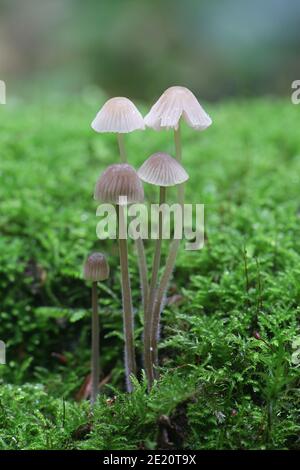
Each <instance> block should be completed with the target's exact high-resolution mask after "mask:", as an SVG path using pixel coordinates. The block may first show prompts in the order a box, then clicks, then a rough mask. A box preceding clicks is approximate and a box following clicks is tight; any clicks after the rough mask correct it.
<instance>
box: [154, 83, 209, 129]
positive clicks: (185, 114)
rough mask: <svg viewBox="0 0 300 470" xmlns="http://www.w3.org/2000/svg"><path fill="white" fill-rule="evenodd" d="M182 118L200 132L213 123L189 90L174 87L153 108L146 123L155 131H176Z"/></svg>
mask: <svg viewBox="0 0 300 470" xmlns="http://www.w3.org/2000/svg"><path fill="white" fill-rule="evenodd" d="M181 118H182V119H183V120H184V121H185V122H186V123H187V124H188V126H190V127H192V128H193V129H197V130H199V131H203V130H204V129H206V128H207V127H208V126H210V125H211V123H212V120H211V118H210V117H209V115H208V114H207V113H206V112H205V111H204V109H203V108H202V106H201V105H200V103H199V101H198V100H197V98H196V97H195V95H194V94H193V93H192V92H191V91H190V90H189V89H188V88H185V87H183V86H172V87H170V88H168V89H167V90H166V91H165V92H164V93H163V94H162V95H161V97H160V98H159V99H158V101H157V102H156V103H155V104H154V105H153V106H152V108H151V110H150V112H149V113H148V114H147V116H146V117H145V123H146V125H147V126H148V127H152V128H153V129H155V130H160V129H175V130H176V129H178V126H179V121H180V119H181Z"/></svg>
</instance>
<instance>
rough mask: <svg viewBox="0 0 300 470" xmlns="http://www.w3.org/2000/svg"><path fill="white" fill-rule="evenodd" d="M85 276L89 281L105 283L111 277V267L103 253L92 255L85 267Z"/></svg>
mask: <svg viewBox="0 0 300 470" xmlns="http://www.w3.org/2000/svg"><path fill="white" fill-rule="evenodd" d="M83 276H84V279H86V280H87V281H93V282H97V281H104V280H105V279H107V278H108V276H109V266H108V263H107V260H106V257H105V256H104V255H103V254H102V253H92V254H91V255H89V256H88V258H87V260H86V262H85V263H84V267H83Z"/></svg>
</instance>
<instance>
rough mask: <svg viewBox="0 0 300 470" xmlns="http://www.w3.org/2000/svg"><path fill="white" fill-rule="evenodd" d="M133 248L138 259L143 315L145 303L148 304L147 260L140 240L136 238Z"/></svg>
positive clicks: (145, 307)
mask: <svg viewBox="0 0 300 470" xmlns="http://www.w3.org/2000/svg"><path fill="white" fill-rule="evenodd" d="M135 246H136V251H137V257H138V265H139V273H140V283H141V289H142V301H143V309H144V315H145V312H146V309H147V302H148V290H149V289H148V288H149V286H148V269H147V260H146V254H145V249H144V243H143V240H142V238H137V240H135Z"/></svg>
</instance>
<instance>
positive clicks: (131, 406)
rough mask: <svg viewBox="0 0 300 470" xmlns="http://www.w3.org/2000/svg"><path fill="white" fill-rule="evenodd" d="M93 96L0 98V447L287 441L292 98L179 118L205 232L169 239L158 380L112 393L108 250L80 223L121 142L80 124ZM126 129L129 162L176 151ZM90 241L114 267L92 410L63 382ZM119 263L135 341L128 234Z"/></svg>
mask: <svg viewBox="0 0 300 470" xmlns="http://www.w3.org/2000/svg"><path fill="white" fill-rule="evenodd" d="M101 101H102V97H99V96H98V97H97V96H84V97H82V98H80V99H79V100H75V99H74V100H72V101H71V100H69V101H68V100H66V99H64V100H53V101H52V102H49V103H48V102H47V103H46V102H45V103H43V105H36V104H32V105H29V106H28V105H25V104H21V103H18V104H16V105H14V106H6V107H2V108H1V132H0V155H1V161H0V174H1V185H0V338H1V339H2V340H4V341H5V342H6V344H7V365H6V366H3V365H0V380H1V381H2V385H1V386H0V387H1V388H0V415H1V419H0V448H2V449H10V448H11V449H14V448H19V449H21V448H22V449H23V448H26V449H31V448H47V449H53V448H63V449H72V448H81V449H83V448H85V449H89V448H99V449H118V448H121V449H127V448H128V449H132V448H144V447H145V448H155V447H164V446H168V445H171V444H170V442H173V444H174V446H175V447H183V448H205V449H215V448H217V449H228V448H230V449H237V448H245V449H265V448H274V449H279V448H297V447H299V439H298V436H299V431H300V423H299V411H300V410H299V408H300V401H299V394H298V393H297V388H298V389H299V365H298V366H297V360H296V359H297V358H296V359H295V357H296V356H295V353H294V349H293V346H292V345H293V342H294V341H295V339H296V338H297V337H299V324H298V319H299V308H298V304H299V300H300V287H299V286H300V282H299V281H300V237H299V235H300V230H299V208H300V199H299V187H300V138H299V129H298V127H299V126H298V122H299V116H298V114H299V110H298V108H297V107H296V106H292V105H291V104H290V103H289V101H288V100H285V101H283V100H277V101H275V100H267V99H265V100H263V99H261V100H252V101H240V102H228V103H221V104H219V105H214V106H207V108H208V111H209V112H210V114H211V115H212V117H213V119H214V125H213V126H212V127H211V128H210V129H209V130H207V131H206V132H203V133H197V132H193V131H192V130H190V129H187V128H184V129H183V139H184V147H183V149H184V155H183V162H184V165H185V167H186V169H187V171H188V172H190V175H191V178H190V181H189V183H188V185H187V201H188V202H198V203H204V204H205V215H206V232H207V243H206V245H205V247H204V249H203V250H200V251H194V252H186V251H184V249H183V248H182V250H181V252H180V255H179V258H178V262H177V267H176V270H175V272H174V277H173V280H172V284H171V286H170V291H171V292H172V293H175V294H179V295H181V296H182V303H181V305H180V307H179V306H176V305H170V306H168V307H167V308H166V310H165V312H164V314H163V328H162V341H161V346H160V354H161V359H162V364H163V367H162V375H161V381H160V382H159V384H158V385H157V386H156V387H155V388H154V390H153V391H152V393H151V394H150V395H147V394H146V387H145V384H144V382H143V380H141V384H140V385H137V389H136V391H135V393H134V394H133V395H132V396H127V395H126V394H125V393H124V392H123V391H122V390H123V370H122V367H123V366H122V357H123V352H122V320H121V304H120V276H119V271H118V269H117V264H118V260H117V252H116V247H115V245H114V243H111V242H100V241H97V239H96V234H95V227H96V224H97V218H96V216H95V210H96V203H95V202H94V201H93V199H92V193H93V187H94V184H95V180H96V178H97V175H98V174H100V173H101V171H102V170H103V169H104V168H105V166H107V165H108V164H110V163H113V162H115V161H117V159H118V152H117V145H116V142H115V138H114V136H113V135H97V134H96V133H94V132H93V131H92V130H91V129H90V127H89V124H90V122H91V120H92V118H93V116H94V114H95V112H96V110H97V108H98V106H99V105H100V103H101ZM126 140H127V144H128V150H129V159H130V162H131V163H132V164H133V165H134V166H136V167H138V166H139V165H140V164H141V163H142V162H143V161H144V159H145V158H146V157H147V156H148V155H150V154H151V153H152V152H154V151H157V150H164V151H168V152H170V153H172V152H173V144H172V133H168V132H161V133H155V132H154V131H151V130H148V131H146V132H144V133H139V132H136V133H133V134H131V135H129V136H127V138H126ZM147 193H148V195H149V197H152V196H153V195H154V193H153V190H152V189H151V188H150V187H148V188H147ZM95 248H97V249H101V251H106V252H107V254H108V256H109V262H110V265H111V267H112V269H111V271H112V276H111V278H110V279H109V281H108V283H107V284H105V286H103V288H102V291H101V301H102V309H101V329H102V338H101V359H102V375H103V377H107V376H108V375H109V376H110V380H109V385H107V386H106V387H105V388H104V389H103V396H101V398H100V400H99V403H98V405H97V407H96V411H95V417H94V421H93V423H90V419H91V418H90V416H89V407H88V404H87V403H81V404H78V403H77V402H75V401H74V397H75V395H76V394H77V393H78V390H79V389H80V386H81V385H82V383H83V381H84V379H85V377H86V376H87V374H88V372H89V361H90V357H89V355H90V352H89V335H90V312H89V308H90V307H89V306H90V292H89V289H88V288H87V287H86V286H85V283H84V282H83V280H82V278H81V266H82V263H83V260H84V258H85V256H86V254H87V253H88V252H90V251H91V250H93V249H95ZM165 248H166V247H165ZM151 249H152V243H151V242H148V243H147V252H148V254H149V256H150V253H151ZM131 273H132V284H133V295H134V303H135V306H136V308H137V312H136V325H137V339H138V347H139V352H140V351H141V349H142V348H141V343H140V336H141V328H142V320H141V311H140V291H139V286H138V274H137V267H136V263H135V258H134V256H133V251H132V267H131ZM254 331H259V334H260V337H261V340H258V339H256V338H254V336H253V332H254ZM52 353H59V354H63V355H64V358H65V360H66V361H67V362H66V364H61V363H60V362H59V361H58V360H57V358H56V356H55V355H53V354H52ZM293 353H294V354H293ZM26 383H31V384H32V385H28V384H26ZM24 384H25V385H24ZM39 384H43V386H41V385H39ZM112 387H113V388H112ZM112 395H116V400H115V401H114V403H113V404H109V403H108V402H107V397H111V396H112ZM91 424H93V425H92V426H91ZM168 441H169V443H168Z"/></svg>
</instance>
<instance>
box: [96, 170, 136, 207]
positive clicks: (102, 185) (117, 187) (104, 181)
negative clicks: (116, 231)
mask: <svg viewBox="0 0 300 470" xmlns="http://www.w3.org/2000/svg"><path fill="white" fill-rule="evenodd" d="M123 196H126V197H127V200H126V201H122V200H120V198H121V199H122V197H123ZM94 197H95V199H97V200H100V201H102V202H107V203H111V204H120V205H124V204H132V203H135V202H142V201H143V200H144V189H143V185H142V182H141V180H140V179H139V177H138V174H137V172H136V171H135V169H134V168H133V167H132V166H131V165H128V164H127V163H116V164H115V165H110V166H109V167H108V168H106V170H105V171H104V172H103V173H102V175H101V176H100V178H99V179H98V181H97V183H96V187H95V193H94Z"/></svg>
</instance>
